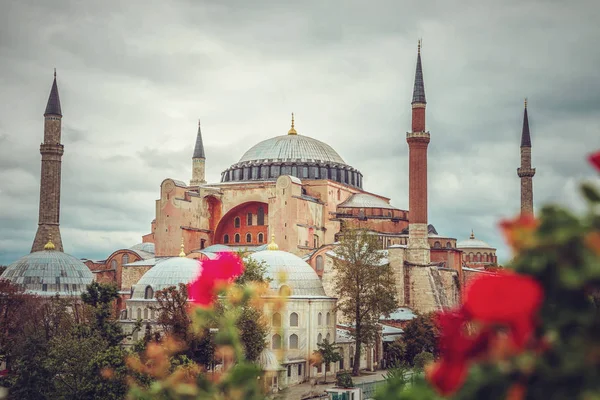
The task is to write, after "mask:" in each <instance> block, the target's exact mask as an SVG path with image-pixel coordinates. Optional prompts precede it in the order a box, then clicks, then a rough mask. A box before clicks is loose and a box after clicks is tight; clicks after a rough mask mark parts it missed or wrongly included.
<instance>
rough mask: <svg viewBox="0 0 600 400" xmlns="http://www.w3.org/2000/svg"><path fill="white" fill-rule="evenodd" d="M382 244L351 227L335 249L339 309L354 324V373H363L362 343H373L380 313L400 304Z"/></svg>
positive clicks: (374, 237) (390, 310)
mask: <svg viewBox="0 0 600 400" xmlns="http://www.w3.org/2000/svg"><path fill="white" fill-rule="evenodd" d="M379 247H380V246H379V243H378V241H377V237H376V236H374V235H370V234H369V233H368V232H366V231H364V230H349V231H346V232H344V235H343V236H342V237H341V242H340V244H339V246H337V247H336V249H335V252H336V254H337V257H336V258H335V259H334V270H335V272H336V278H337V285H336V287H335V290H336V295H337V297H338V299H339V300H338V303H337V309H338V310H339V311H340V312H341V313H342V314H343V316H344V317H345V319H346V320H348V321H349V322H350V323H351V324H353V325H354V330H353V331H352V335H353V336H354V338H355V340H356V349H355V351H356V353H355V355H354V365H353V367H352V374H353V375H358V373H359V367H360V354H361V346H362V345H366V344H369V343H372V342H373V340H374V338H375V336H376V333H377V322H378V321H379V317H380V316H381V315H382V314H389V313H390V312H392V311H393V310H394V309H395V308H396V299H395V293H396V288H395V283H394V277H393V274H392V270H391V268H390V266H389V264H383V262H382V261H383V253H382V252H381V251H379ZM384 293H385V295H383V294H384Z"/></svg>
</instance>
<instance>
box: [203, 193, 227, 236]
mask: <svg viewBox="0 0 600 400" xmlns="http://www.w3.org/2000/svg"><path fill="white" fill-rule="evenodd" d="M204 201H206V207H207V209H208V229H210V230H211V231H213V232H214V231H215V228H216V227H217V224H218V223H219V220H220V219H221V212H222V211H221V210H222V208H223V204H222V203H221V200H219V199H218V198H216V197H215V196H206V197H205V198H204Z"/></svg>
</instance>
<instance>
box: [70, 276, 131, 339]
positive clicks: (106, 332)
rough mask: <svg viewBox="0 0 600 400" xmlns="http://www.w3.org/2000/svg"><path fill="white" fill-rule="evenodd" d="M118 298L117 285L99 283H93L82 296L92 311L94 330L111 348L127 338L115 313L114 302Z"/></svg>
mask: <svg viewBox="0 0 600 400" xmlns="http://www.w3.org/2000/svg"><path fill="white" fill-rule="evenodd" d="M118 298H119V292H118V290H117V287H116V286H115V285H112V284H105V283H98V282H92V283H91V284H90V285H88V287H87V290H86V291H85V292H83V293H82V294H81V299H82V300H83V302H84V304H86V305H88V306H89V307H90V309H91V312H92V321H91V323H92V324H91V326H92V328H93V330H95V331H96V332H98V333H99V334H100V335H101V336H102V337H103V338H104V339H105V340H106V341H107V342H108V344H109V346H116V345H119V344H120V343H121V342H122V341H123V339H124V338H125V337H126V335H125V334H123V329H121V325H119V322H118V321H117V320H116V319H115V316H114V312H113V309H114V308H113V306H114V301H116V300H117V299H118Z"/></svg>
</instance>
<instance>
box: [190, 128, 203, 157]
mask: <svg viewBox="0 0 600 400" xmlns="http://www.w3.org/2000/svg"><path fill="white" fill-rule="evenodd" d="M192 158H206V156H205V155H204V143H203V142H202V129H201V128H200V119H199V118H198V133H197V134H196V146H195V147H194V155H192Z"/></svg>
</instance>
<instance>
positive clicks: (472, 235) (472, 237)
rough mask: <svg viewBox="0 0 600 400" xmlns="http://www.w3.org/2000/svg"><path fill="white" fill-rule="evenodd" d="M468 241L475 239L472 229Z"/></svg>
mask: <svg viewBox="0 0 600 400" xmlns="http://www.w3.org/2000/svg"><path fill="white" fill-rule="evenodd" d="M469 239H475V233H473V229H471V237H470V238H469Z"/></svg>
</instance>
